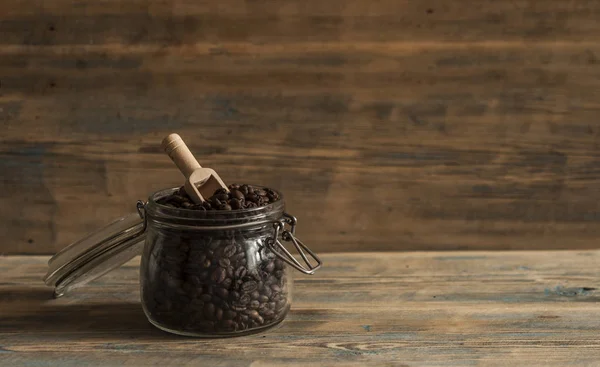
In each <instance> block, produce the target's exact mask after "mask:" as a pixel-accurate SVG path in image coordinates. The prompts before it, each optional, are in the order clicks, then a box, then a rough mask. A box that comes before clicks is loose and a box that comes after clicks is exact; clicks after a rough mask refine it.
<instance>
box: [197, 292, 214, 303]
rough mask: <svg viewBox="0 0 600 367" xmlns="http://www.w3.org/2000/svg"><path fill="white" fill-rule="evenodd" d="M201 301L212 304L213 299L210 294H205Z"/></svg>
mask: <svg viewBox="0 0 600 367" xmlns="http://www.w3.org/2000/svg"><path fill="white" fill-rule="evenodd" d="M200 299H201V300H202V301H204V302H210V300H211V299H212V295H210V294H208V293H204V294H203V295H202V296H201V297H200Z"/></svg>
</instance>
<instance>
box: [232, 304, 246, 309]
mask: <svg viewBox="0 0 600 367" xmlns="http://www.w3.org/2000/svg"><path fill="white" fill-rule="evenodd" d="M231 308H232V309H233V310H235V311H244V310H245V309H246V305H243V304H241V303H233V304H232V305H231Z"/></svg>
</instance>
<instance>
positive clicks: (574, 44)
mask: <svg viewBox="0 0 600 367" xmlns="http://www.w3.org/2000/svg"><path fill="white" fill-rule="evenodd" d="M599 15H600V2H598V1H592V0H575V1H564V0H545V1H530V0H516V1H515V0H464V1H458V0H452V1H439V0H428V1H395V0H381V1H358V0H328V1H321V0H319V1H317V0H305V1H285V2H273V1H268V0H252V1H242V0H224V1H219V2H218V3H215V2H214V1H207V0H193V1H192V0H126V1H115V0H96V1H91V0H76V1H73V0H56V1H52V2H51V3H49V2H44V1H40V0H3V1H2V2H1V3H0V124H2V128H3V129H2V135H1V136H0V221H2V223H3V225H2V226H0V237H2V238H5V239H7V240H6V241H4V242H3V243H2V244H0V253H28V254H35V253H51V252H54V251H56V250H58V249H60V248H62V247H63V246H65V245H67V244H69V243H70V242H72V241H74V240H76V239H78V238H80V237H81V236H83V235H85V234H86V233H87V232H89V231H91V230H93V229H96V228H98V227H99V226H102V225H104V224H106V223H107V222H109V221H111V220H112V219H114V218H116V217H118V216H121V215H123V214H125V213H127V212H131V211H133V210H134V205H135V201H136V200H137V199H143V198H145V197H147V196H148V195H149V194H150V193H152V192H153V191H156V190H158V189H162V188H166V187H171V186H176V185H180V184H182V182H183V180H182V178H181V177H180V174H179V173H178V172H177V170H176V169H175V167H173V165H172V164H171V163H170V162H169V160H168V158H167V157H166V156H164V155H163V154H162V153H161V152H160V149H159V143H160V140H161V139H162V137H163V136H165V135H166V134H167V133H170V132H173V131H176V132H179V133H180V134H181V135H182V136H183V137H184V138H185V139H186V141H188V142H189V144H190V146H191V149H192V151H193V152H194V153H195V154H196V155H197V157H198V158H199V160H200V162H201V164H203V165H207V166H209V167H213V168H216V169H218V172H219V173H220V175H221V177H223V179H224V180H225V181H226V182H234V181H237V182H244V181H245V182H251V183H257V184H263V185H267V186H272V187H274V188H278V189H280V190H282V191H283V192H284V194H285V195H286V197H287V203H288V210H289V212H291V213H292V214H294V215H296V216H297V217H299V219H300V227H299V233H300V235H301V237H302V238H303V240H304V241H305V242H306V243H307V244H309V245H310V246H312V247H313V248H314V249H315V250H316V251H319V252H326V251H361V250H362V251H364V250H452V249H461V250H492V249H493V250H498V249H559V248H562V249H565V248H567V249H568V248H594V247H596V246H597V244H596V239H597V238H598V236H599V235H600V226H599V225H598V222H599V221H600V207H599V205H598V202H600V191H598V190H597V189H596V186H597V184H598V180H599V176H598V173H599V172H600V165H599V164H598V159H599V157H600V151H599V147H600V145H599V143H600V123H599V121H598V118H597V115H598V111H599V110H600V105H599V104H598V100H599V98H600V79H599V78H598V75H600V74H599V69H598V65H599V61H598V60H599V58H600V22H599V21H598V20H599V19H600V16H599Z"/></svg>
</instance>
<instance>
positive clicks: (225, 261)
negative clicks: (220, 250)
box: [218, 258, 231, 268]
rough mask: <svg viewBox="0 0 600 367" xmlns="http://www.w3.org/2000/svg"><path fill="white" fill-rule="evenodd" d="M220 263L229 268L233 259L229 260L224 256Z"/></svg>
mask: <svg viewBox="0 0 600 367" xmlns="http://www.w3.org/2000/svg"><path fill="white" fill-rule="evenodd" d="M218 263H219V265H221V267H223V268H227V267H228V266H229V265H231V260H229V259H227V258H223V259H219V261H218Z"/></svg>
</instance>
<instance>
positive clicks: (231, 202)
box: [229, 191, 242, 210]
mask: <svg viewBox="0 0 600 367" xmlns="http://www.w3.org/2000/svg"><path fill="white" fill-rule="evenodd" d="M238 192H239V191H238ZM229 206H231V209H235V210H237V209H241V208H242V202H241V201H240V200H238V199H232V200H229Z"/></svg>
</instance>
